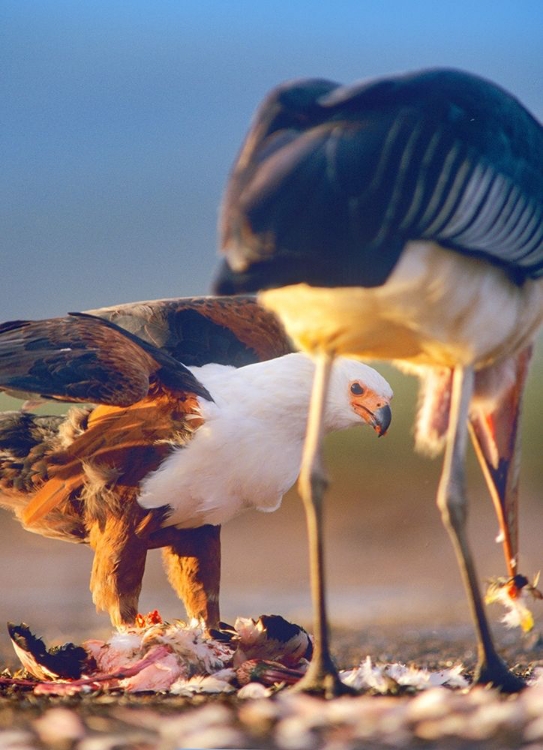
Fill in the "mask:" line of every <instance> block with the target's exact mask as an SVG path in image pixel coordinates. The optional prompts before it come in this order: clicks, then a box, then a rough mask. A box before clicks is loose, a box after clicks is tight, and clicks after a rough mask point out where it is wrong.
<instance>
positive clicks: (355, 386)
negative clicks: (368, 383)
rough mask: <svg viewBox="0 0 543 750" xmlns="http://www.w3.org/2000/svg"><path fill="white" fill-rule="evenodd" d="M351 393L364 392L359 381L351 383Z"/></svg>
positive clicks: (355, 394)
mask: <svg viewBox="0 0 543 750" xmlns="http://www.w3.org/2000/svg"><path fill="white" fill-rule="evenodd" d="M351 393H352V394H353V395H354V396H362V394H363V393H364V389H363V388H362V386H361V385H360V383H353V384H352V385H351Z"/></svg>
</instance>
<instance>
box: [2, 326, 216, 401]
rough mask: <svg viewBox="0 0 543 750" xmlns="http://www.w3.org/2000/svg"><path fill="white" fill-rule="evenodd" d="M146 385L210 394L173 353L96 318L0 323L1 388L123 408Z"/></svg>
mask: <svg viewBox="0 0 543 750" xmlns="http://www.w3.org/2000/svg"><path fill="white" fill-rule="evenodd" d="M151 383H156V384H158V385H159V386H162V387H165V388H168V389H170V390H175V391H184V392H189V393H193V394H197V395H201V396H204V397H205V398H210V396H209V393H208V392H207V390H206V389H205V388H204V387H203V385H202V384H201V383H200V382H199V381H198V380H197V379H196V378H195V377H194V375H193V374H192V373H191V372H190V370H188V369H187V368H186V367H184V366H183V365H182V364H181V363H179V362H177V361H176V360H175V359H174V358H173V357H170V356H169V355H168V354H167V353H166V352H162V351H160V350H159V349H156V348H155V347H153V346H152V345H150V344H148V343H147V342H145V341H141V340H139V339H138V338H137V337H136V336H134V335H133V334H131V333H129V332H127V331H123V330H122V329H121V328H119V327H118V326H116V325H115V324H113V323H110V322H109V321H106V320H102V319H101V318H95V317H93V316H90V315H82V314H74V315H70V316H68V317H66V318H50V319H48V320H36V321H30V320H22V321H21V320H18V321H12V322H8V323H4V324H2V325H0V390H7V391H22V392H25V393H27V392H30V393H35V394H37V395H39V396H44V397H46V398H56V399H59V400H62V401H76V402H77V401H79V402H92V403H101V404H111V405H115V406H128V405H130V404H133V403H136V402H137V401H139V400H141V399H142V398H144V397H145V396H146V395H147V393H148V391H149V387H150V384H151Z"/></svg>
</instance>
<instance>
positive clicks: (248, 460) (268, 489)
mask: <svg viewBox="0 0 543 750" xmlns="http://www.w3.org/2000/svg"><path fill="white" fill-rule="evenodd" d="M193 370H194V372H195V374H196V376H197V377H198V379H199V380H201V382H202V383H203V384H204V385H205V386H206V387H207V388H208V390H209V391H210V393H211V394H212V395H213V398H214V402H209V401H205V400H203V399H201V400H200V406H201V413H202V416H203V418H204V424H203V425H202V426H201V427H200V428H199V429H198V430H196V432H195V435H194V437H193V439H192V440H191V442H190V443H189V444H188V445H187V446H185V447H182V448H178V449H175V450H174V451H173V452H172V454H171V455H170V456H169V457H168V458H167V459H166V460H165V461H164V462H163V464H162V465H161V466H160V468H159V469H158V470H157V471H156V472H154V473H152V474H150V475H149V476H148V477H146V479H145V480H144V481H143V482H142V486H141V494H140V497H139V503H140V505H142V506H143V507H144V508H156V507H160V506H162V505H169V506H170V507H171V508H172V513H171V515H170V516H169V517H168V519H167V520H166V521H165V523H166V524H167V525H175V526H178V527H179V528H192V527H194V526H199V525H203V524H215V525H217V524H223V523H225V522H226V521H228V520H230V519H231V518H233V517H234V516H236V515H237V514H239V513H241V512H242V511H244V510H246V509H248V508H255V509H257V510H260V511H268V512H270V511H274V510H276V509H277V508H278V507H279V505H280V503H281V500H282V498H283V495H284V494H285V492H287V490H288V489H290V487H291V486H292V485H293V484H294V482H295V481H296V478H297V476H298V473H299V470H300V462H301V456H302V447H303V442H304V438H305V430H306V423H307V413H308V408H309V401H310V395H311V389H312V382H313V373H314V363H313V361H312V360H311V359H310V358H309V357H307V356H306V355H304V354H290V355H287V356H285V357H281V358H279V359H275V360H270V361H269V362H262V363H259V364H255V365H249V366H246V367H242V368H239V369H235V368H231V367H223V366H220V365H206V366H205V367H202V368H193ZM352 380H362V381H363V382H365V383H366V385H367V386H368V387H369V388H371V389H372V390H374V391H375V392H377V393H378V394H379V395H382V396H383V398H384V399H385V400H386V401H387V402H388V401H389V400H390V398H391V396H392V391H391V389H390V386H389V385H388V383H387V382H386V380H385V379H384V378H383V377H382V376H381V375H379V373H377V372H376V371H375V370H373V369H372V368H371V367H368V366H367V365H364V364H362V363H361V362H356V361H352V360H345V359H342V358H340V359H339V360H338V361H337V362H336V363H335V365H334V370H333V374H332V384H331V389H330V394H329V398H328V402H327V414H326V430H327V431H328V432H330V431H332V430H338V429H344V428H346V427H349V426H352V425H357V424H362V420H361V418H360V417H359V416H358V415H357V414H356V413H355V412H354V410H353V409H352V407H351V405H350V402H349V384H350V382H351V381H352Z"/></svg>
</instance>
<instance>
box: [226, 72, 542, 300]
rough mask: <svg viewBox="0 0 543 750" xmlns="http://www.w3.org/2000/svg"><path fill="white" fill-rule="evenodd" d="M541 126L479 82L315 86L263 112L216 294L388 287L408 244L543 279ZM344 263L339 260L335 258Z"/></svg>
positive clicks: (406, 79) (234, 203)
mask: <svg viewBox="0 0 543 750" xmlns="http://www.w3.org/2000/svg"><path fill="white" fill-rule="evenodd" d="M542 165H543V129H542V127H541V125H540V124H539V123H538V122H537V121H536V120H535V119H534V118H533V117H532V116H531V115H530V114H529V112H527V110H526V109H524V107H523V106H522V105H521V104H520V103H519V102H518V101H517V100H516V99H514V98H513V97H512V96H510V95H509V94H508V93H506V92H505V91H503V90H502V89H500V88H499V87H497V86H495V85H494V84H491V83H489V82H487V81H485V80H483V79H481V78H478V77H475V76H472V75H469V74H466V73H462V72H460V71H454V70H433V71H426V72H422V73H416V74H411V75H407V76H397V77H391V78H385V79H380V80H377V81H373V82H370V83H363V84H358V85H355V86H350V87H342V86H339V85H337V84H334V83H331V82H326V81H320V80H307V81H299V82H294V83H291V84H286V85H283V86H281V87H279V88H277V89H276V90H274V91H273V92H272V93H271V94H270V95H269V97H268V98H267V99H266V100H265V101H264V103H263V104H262V106H261V108H260V109H259V111H258V112H257V115H256V118H255V120H254V123H253V126H252V128H251V130H250V131H249V134H248V136H247V138H246V141H245V145H244V147H243V148H242V151H241V153H240V156H239V158H238V161H237V163H236V164H235V166H234V169H233V172H232V175H231V178H230V181H229V184H228V187H227V190H226V194H225V199H224V204H223V212H222V246H223V249H224V251H225V253H226V255H227V258H228V261H229V263H230V266H231V267H232V268H233V269H234V274H231V273H229V272H228V271H227V270H224V271H223V274H222V278H221V279H220V280H219V285H218V291H222V292H224V293H232V292H233V291H243V290H249V291H251V290H255V289H258V288H261V287H263V286H279V285H284V284H290V283H298V282H300V281H306V282H308V283H310V284H317V285H320V286H338V285H361V286H376V285H379V284H382V283H384V281H385V280H386V278H387V277H388V275H389V274H390V272H391V270H392V269H393V267H394V265H395V263H396V261H397V259H398V257H399V255H400V253H401V251H402V248H403V246H404V245H405V243H406V242H407V241H409V240H416V239H425V240H433V241H436V242H438V243H439V244H441V245H443V246H445V247H448V248H451V249H454V250H457V251H459V252H462V253H468V254H473V255H479V256H484V257H485V258H486V259H487V260H490V261H491V262H492V263H495V264H498V265H500V266H502V267H504V268H505V269H506V271H507V272H508V273H509V275H510V276H511V277H512V278H513V279H514V280H515V281H517V282H518V283H521V282H522V281H523V280H524V279H525V278H526V277H538V276H541V275H542V274H543V166H542ZM338 258H341V262H339V263H338V262H337V260H338Z"/></svg>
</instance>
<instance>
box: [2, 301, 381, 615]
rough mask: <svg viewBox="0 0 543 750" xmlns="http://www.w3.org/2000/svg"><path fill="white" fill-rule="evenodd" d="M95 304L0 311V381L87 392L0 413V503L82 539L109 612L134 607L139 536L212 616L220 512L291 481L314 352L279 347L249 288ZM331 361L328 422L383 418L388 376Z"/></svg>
mask: <svg viewBox="0 0 543 750" xmlns="http://www.w3.org/2000/svg"><path fill="white" fill-rule="evenodd" d="M94 313H95V314H96V315H98V314H99V315H100V316H101V317H95V316H93V315H89V314H83V313H80V314H73V315H70V316H68V317H65V318H51V319H48V320H41V321H14V322H10V323H5V324H3V325H0V390H7V391H10V392H13V391H15V392H23V393H28V392H29V393H31V394H37V395H39V396H40V397H45V398H53V399H59V400H61V401H72V402H92V403H94V404H98V406H95V407H93V408H92V407H91V408H84V409H81V408H75V407H74V408H72V410H71V411H70V412H69V413H68V415H67V416H58V417H43V416H37V415H33V414H29V413H25V412H9V413H6V414H2V415H0V506H3V507H5V508H8V509H10V510H12V511H13V512H14V513H15V515H16V516H17V518H19V520H21V521H22V523H23V524H24V525H25V526H26V527H27V528H28V529H29V530H30V531H34V532H36V533H39V534H42V535H44V536H50V537H54V538H60V539H64V540H67V541H75V542H83V543H88V544H90V546H91V547H92V548H93V550H94V562H93V570H92V576H91V590H92V593H93V600H94V603H95V604H96V606H97V608H98V609H99V610H106V611H107V612H108V613H109V615H110V618H111V620H112V622H113V624H115V625H121V624H123V625H124V624H132V623H133V622H134V621H135V620H136V619H137V614H138V599H139V593H140V590H141V583H142V577H143V573H144V568H145V560H146V555H147V550H148V549H150V548H154V547H162V548H163V561H164V564H165V567H166V570H167V573H168V577H169V580H170V582H171V584H172V586H173V587H174V589H175V591H176V592H177V594H178V595H179V596H180V598H181V599H182V600H183V601H184V604H185V608H186V610H187V613H188V615H189V617H190V618H192V619H197V620H198V621H200V622H202V623H203V624H204V626H205V627H206V628H207V629H213V628H217V627H219V622H220V614H219V584H220V563H221V555H220V526H221V525H222V524H223V523H225V522H226V521H228V520H229V519H231V518H233V517H234V516H235V515H237V514H238V513H241V512H242V511H244V510H246V509H250V508H256V509H259V510H263V511H272V510H275V509H276V508H278V507H279V505H280V503H281V499H282V496H283V494H284V493H285V492H286V491H287V490H288V489H289V488H290V487H291V486H292V484H294V482H295V481H296V478H297V476H298V472H299V468H300V463H301V456H302V447H303V441H304V435H305V429H306V423H307V413H308V409H309V402H310V394H311V383H312V379H313V371H314V364H313V362H312V361H311V359H310V358H308V357H307V356H306V355H304V354H300V353H287V352H288V351H289V349H290V342H289V340H288V339H287V337H286V335H285V333H284V331H283V330H282V328H281V326H280V324H279V323H278V321H277V319H276V318H275V316H274V315H273V314H272V313H269V312H267V311H266V310H264V309H263V308H261V307H260V306H258V305H257V304H256V302H255V301H254V299H251V298H246V299H239V300H238V299H235V298H228V299H220V298H189V299H185V300H183V299H181V300H164V301H158V302H149V303H135V304H132V305H122V306H118V307H115V308H105V309H102V310H97V311H94ZM115 321H117V322H118V323H119V324H120V325H122V326H123V328H121V327H120V326H119V325H117V324H116V322H115ZM127 329H131V330H132V331H136V332H137V333H138V334H139V335H136V334H135V333H131V332H130V331H129V330H127ZM143 337H145V338H143ZM180 360H184V361H185V362H189V363H190V366H186V365H185V364H182V363H181V361H180ZM228 363H232V364H236V365H243V366H239V367H233V366H231V364H228ZM333 377H334V385H333V387H332V389H331V390H330V392H329V395H328V400H327V403H328V406H329V419H328V420H327V425H326V429H327V430H328V431H332V430H338V429H344V428H346V427H348V426H351V425H354V424H371V425H372V427H373V428H374V429H375V430H376V431H377V432H378V433H379V434H380V433H381V432H385V431H386V429H387V427H388V425H389V423H390V407H389V405H388V402H389V400H390V398H391V396H392V392H391V390H390V387H389V385H388V383H387V382H386V380H385V379H384V378H382V377H381V376H380V375H379V374H378V373H377V372H375V370H373V369H372V368H370V367H368V366H367V365H363V364H362V363H360V362H358V361H349V360H346V359H342V360H341V361H340V362H339V363H338V366H337V368H336V370H335V372H334V376H333Z"/></svg>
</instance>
